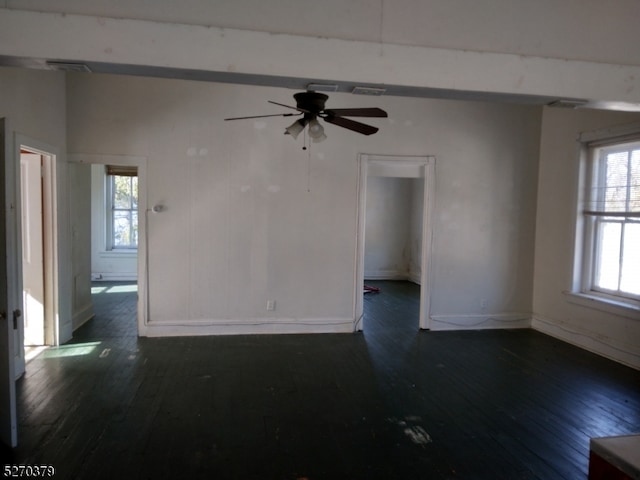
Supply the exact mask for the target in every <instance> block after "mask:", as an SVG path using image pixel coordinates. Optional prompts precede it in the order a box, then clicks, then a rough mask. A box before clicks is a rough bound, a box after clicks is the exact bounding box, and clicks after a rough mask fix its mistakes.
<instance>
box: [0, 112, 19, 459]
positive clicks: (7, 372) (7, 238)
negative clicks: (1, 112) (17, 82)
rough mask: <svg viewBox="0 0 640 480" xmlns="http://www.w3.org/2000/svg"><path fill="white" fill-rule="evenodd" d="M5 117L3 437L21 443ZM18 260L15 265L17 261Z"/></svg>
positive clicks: (0, 318)
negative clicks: (16, 381)
mask: <svg viewBox="0 0 640 480" xmlns="http://www.w3.org/2000/svg"><path fill="white" fill-rule="evenodd" d="M6 130H7V125H6V119H0V211H2V213H3V215H2V217H1V218H0V441H2V442H3V443H5V444H6V445H9V446H11V447H15V446H16V445H17V443H18V433H17V432H18V426H17V417H16V384H15V377H14V375H15V370H14V368H15V366H14V360H15V347H16V345H15V344H14V342H15V333H14V320H15V323H16V325H17V322H19V321H20V318H19V314H20V306H19V305H18V304H17V302H16V301H15V298H16V295H15V291H14V290H15V288H16V283H18V282H19V279H18V278H17V276H18V275H17V272H18V265H17V264H18V260H17V258H16V254H15V253H16V245H15V228H16V225H17V222H16V202H15V198H14V197H15V188H14V187H15V182H14V180H15V169H14V163H15V162H13V161H12V156H13V150H12V148H11V145H9V144H10V142H9V138H8V135H7V132H6ZM14 263H15V265H14Z"/></svg>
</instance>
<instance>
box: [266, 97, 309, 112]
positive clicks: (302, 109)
mask: <svg viewBox="0 0 640 480" xmlns="http://www.w3.org/2000/svg"><path fill="white" fill-rule="evenodd" d="M267 102H269V103H273V104H274V105H280V106H281V107H285V108H291V109H292V110H297V111H299V112H302V113H311V112H310V111H309V110H305V109H304V108H298V107H292V106H291V105H285V104H284V103H278V102H273V101H271V100H267Z"/></svg>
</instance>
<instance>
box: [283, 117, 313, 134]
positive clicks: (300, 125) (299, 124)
mask: <svg viewBox="0 0 640 480" xmlns="http://www.w3.org/2000/svg"><path fill="white" fill-rule="evenodd" d="M306 125H307V122H306V121H305V120H304V119H300V120H296V121H295V122H293V123H292V124H291V125H289V126H288V127H287V128H285V132H284V133H285V135H287V134H289V135H291V136H292V137H293V138H294V139H296V138H298V135H300V132H302V131H303V130H304V127H306Z"/></svg>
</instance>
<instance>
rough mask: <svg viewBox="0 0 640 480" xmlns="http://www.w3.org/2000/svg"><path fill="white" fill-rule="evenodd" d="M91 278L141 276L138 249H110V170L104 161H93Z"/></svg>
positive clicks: (119, 278)
mask: <svg viewBox="0 0 640 480" xmlns="http://www.w3.org/2000/svg"><path fill="white" fill-rule="evenodd" d="M89 168H90V169H91V179H90V185H91V220H90V222H91V278H93V279H94V280H105V281H110V280H127V281H133V280H136V279H137V278H138V253H137V251H135V250H132V251H126V252H123V251H117V250H107V246H106V238H107V237H106V236H107V233H106V222H107V218H106V217H107V212H106V206H105V198H106V192H105V189H106V182H105V178H106V174H105V166H104V165H91V166H90V167H89Z"/></svg>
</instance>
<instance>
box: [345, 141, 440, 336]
mask: <svg viewBox="0 0 640 480" xmlns="http://www.w3.org/2000/svg"><path fill="white" fill-rule="evenodd" d="M358 164H359V172H360V173H359V176H358V206H357V232H356V262H355V265H356V271H355V275H354V277H355V285H354V298H355V300H354V307H353V308H354V322H355V330H357V331H360V330H363V329H364V321H365V319H364V295H363V290H362V289H363V285H364V280H365V279H364V249H365V231H366V229H365V226H366V203H367V202H366V200H367V179H368V177H369V175H370V174H375V175H377V176H382V177H400V178H422V179H423V180H424V195H423V210H422V245H421V250H422V259H421V260H422V264H421V272H420V314H419V328H420V329H422V330H427V329H430V328H431V318H430V313H431V281H430V277H431V264H432V259H431V249H432V243H433V212H434V206H435V164H436V158H435V157H434V156H433V155H424V156H408V155H376V154H368V153H362V154H360V155H359V156H358Z"/></svg>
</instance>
